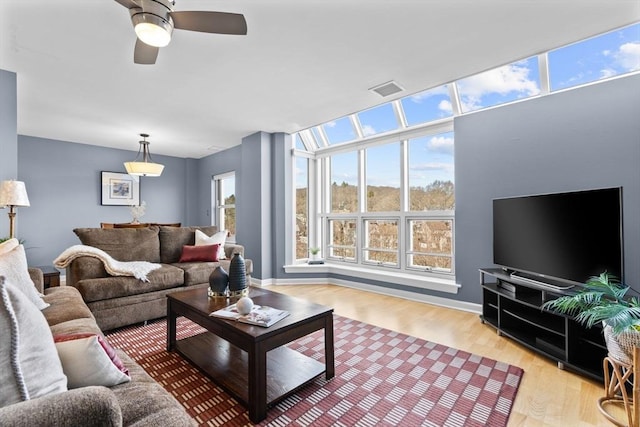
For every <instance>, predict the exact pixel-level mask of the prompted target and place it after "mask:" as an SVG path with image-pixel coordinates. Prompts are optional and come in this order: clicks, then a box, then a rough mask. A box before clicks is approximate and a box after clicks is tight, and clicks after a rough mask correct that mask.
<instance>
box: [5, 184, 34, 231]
mask: <svg viewBox="0 0 640 427" xmlns="http://www.w3.org/2000/svg"><path fill="white" fill-rule="evenodd" d="M0 206H6V207H8V208H9V238H10V239H13V238H14V237H15V236H14V230H15V218H16V212H15V208H16V207H18V206H30V205H29V196H27V188H26V187H25V186H24V182H22V181H14V180H10V181H2V182H1V183H0Z"/></svg>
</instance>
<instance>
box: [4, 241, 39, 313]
mask: <svg viewBox="0 0 640 427" xmlns="http://www.w3.org/2000/svg"><path fill="white" fill-rule="evenodd" d="M0 276H4V277H5V278H6V279H7V281H8V282H9V283H11V284H12V285H13V286H15V287H16V288H17V289H19V290H20V291H21V292H22V293H24V295H25V296H26V297H27V298H28V299H29V300H30V301H31V302H32V303H33V304H35V306H36V307H38V309H40V310H42V309H43V308H45V307H47V305H48V304H47V303H46V302H44V301H43V300H42V298H40V295H39V294H38V291H36V286H35V284H34V283H33V280H31V275H30V274H29V267H28V266H27V255H26V254H25V252H24V246H22V245H21V244H20V242H18V239H9V240H7V241H5V242H3V243H0Z"/></svg>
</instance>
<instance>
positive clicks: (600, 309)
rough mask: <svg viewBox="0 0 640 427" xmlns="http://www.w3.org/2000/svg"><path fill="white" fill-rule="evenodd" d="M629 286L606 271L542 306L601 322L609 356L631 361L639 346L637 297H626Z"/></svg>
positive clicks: (589, 322) (583, 321)
mask: <svg viewBox="0 0 640 427" xmlns="http://www.w3.org/2000/svg"><path fill="white" fill-rule="evenodd" d="M629 289H630V288H629V286H627V285H624V284H622V283H621V282H620V281H619V280H618V278H617V277H615V276H613V275H610V274H609V273H607V272H604V273H602V274H600V275H599V276H594V277H592V278H590V279H589V280H588V281H587V282H586V283H585V285H584V288H583V289H581V290H580V291H578V293H576V294H574V295H566V296H562V297H560V298H558V299H555V300H552V301H547V302H546V303H544V304H543V306H542V308H544V309H547V310H551V311H555V312H557V313H563V314H568V315H571V316H574V318H575V320H576V321H578V322H579V323H581V324H583V325H586V326H587V327H589V328H590V327H592V326H593V325H594V324H596V323H598V322H602V324H603V326H604V338H605V342H606V344H607V350H608V351H609V356H610V357H613V358H614V359H616V360H617V361H619V362H621V363H623V364H625V365H632V364H633V349H634V347H635V346H640V300H639V299H638V298H637V297H633V298H628V297H626V293H627V291H628V290H629Z"/></svg>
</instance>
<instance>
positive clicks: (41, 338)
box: [0, 277, 67, 407]
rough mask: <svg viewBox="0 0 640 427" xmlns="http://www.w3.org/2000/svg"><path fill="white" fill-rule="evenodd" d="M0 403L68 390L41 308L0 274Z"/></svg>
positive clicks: (0, 405)
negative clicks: (0, 340) (0, 339)
mask: <svg viewBox="0 0 640 427" xmlns="http://www.w3.org/2000/svg"><path fill="white" fill-rule="evenodd" d="M0 337H2V342H3V345H1V346H0V384H2V386H1V387H0V407H4V406H7V405H11V404H13V403H17V402H21V401H25V400H30V399H34V398H36V397H40V396H46V395H48V394H54V393H60V392H63V391H66V390H67V377H66V376H65V375H64V373H63V371H62V366H61V364H60V359H59V358H58V353H57V352H56V349H55V345H54V343H53V336H52V335H51V331H50V330H49V325H48V324H47V321H46V320H45V318H44V315H43V314H42V313H41V312H40V310H39V309H38V308H37V307H36V306H35V305H34V304H33V303H32V302H31V301H30V300H29V299H28V298H27V297H26V296H25V295H24V293H22V291H20V290H18V289H17V288H16V287H15V286H12V285H11V284H10V283H8V282H7V283H5V279H4V277H0Z"/></svg>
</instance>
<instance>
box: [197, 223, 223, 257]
mask: <svg viewBox="0 0 640 427" xmlns="http://www.w3.org/2000/svg"><path fill="white" fill-rule="evenodd" d="M226 240H227V230H222V231H218V232H217V233H216V234H214V235H213V236H211V237H209V236H207V235H206V234H204V233H203V232H202V231H200V230H196V246H203V245H220V247H219V248H218V259H227V257H226V255H225V253H224V242H225V241H226Z"/></svg>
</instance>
